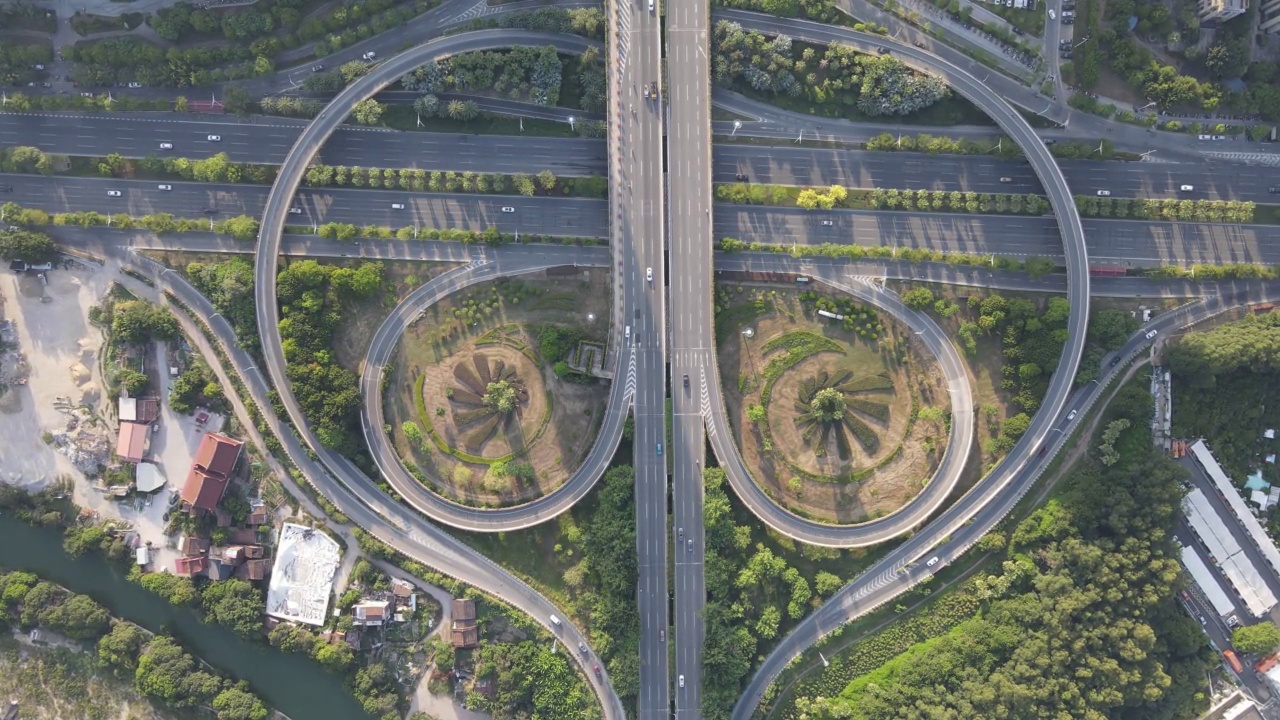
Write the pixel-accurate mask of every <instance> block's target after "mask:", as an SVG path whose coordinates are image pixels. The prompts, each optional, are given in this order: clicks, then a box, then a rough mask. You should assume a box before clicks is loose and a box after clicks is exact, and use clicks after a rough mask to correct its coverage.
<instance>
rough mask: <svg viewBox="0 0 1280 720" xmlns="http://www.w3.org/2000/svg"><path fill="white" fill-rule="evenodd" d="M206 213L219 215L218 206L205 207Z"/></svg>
mask: <svg viewBox="0 0 1280 720" xmlns="http://www.w3.org/2000/svg"><path fill="white" fill-rule="evenodd" d="M204 214H205V215H217V214H218V208H205V209H204Z"/></svg>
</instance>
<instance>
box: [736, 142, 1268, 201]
mask: <svg viewBox="0 0 1280 720" xmlns="http://www.w3.org/2000/svg"><path fill="white" fill-rule="evenodd" d="M712 157H713V159H714V160H715V165H714V168H715V180H716V182H719V183H730V182H735V181H736V180H737V179H738V177H739V176H740V175H743V176H746V180H747V181H748V182H756V183H775V184H778V185H807V186H825V185H843V186H845V187H849V188H897V189H904V190H947V191H952V190H957V191H968V192H980V193H1019V194H1028V193H1029V194H1035V195H1043V194H1044V189H1043V188H1042V187H1041V185H1040V181H1039V180H1038V179H1037V178H1036V176H1035V173H1034V172H1032V170H1031V166H1030V165H1029V164H1027V163H1026V162H1025V161H1022V160H1001V159H999V158H995V157H984V156H973V155H929V154H925V153H914V152H908V153H896V152H867V151H861V150H835V149H831V148H808V147H797V146H795V145H790V146H787V145H779V146H763V147H762V146H760V145H738V144H733V143H720V144H718V145H716V148H715V152H714V153H713V154H712ZM1058 167H1060V168H1061V169H1062V174H1063V176H1064V177H1066V179H1067V185H1069V186H1070V187H1071V192H1072V193H1074V194H1076V195H1095V194H1096V193H1097V191H1099V190H1107V191H1109V192H1110V193H1111V195H1112V197H1117V198H1178V199H1181V200H1247V201H1252V202H1255V203H1280V194H1276V193H1272V192H1270V189H1271V188H1277V189H1280V168H1260V167H1243V166H1240V165H1221V164H1209V163H1205V162H1200V163H1148V162H1119V161H1105V162H1099V161H1096V160H1095V161H1088V160H1059V161H1058ZM1005 178H1007V180H1008V181H1007V182H1005V181H1004V180H1003V179H1005ZM1184 185H1190V186H1191V188H1192V189H1191V190H1183V189H1182V187H1183V186H1184Z"/></svg>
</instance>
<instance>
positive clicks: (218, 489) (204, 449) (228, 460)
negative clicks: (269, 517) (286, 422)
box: [182, 433, 244, 512]
mask: <svg viewBox="0 0 1280 720" xmlns="http://www.w3.org/2000/svg"><path fill="white" fill-rule="evenodd" d="M243 449H244V443H243V442H241V441H240V440H232V439H231V438H229V437H227V436H226V435H223V434H221V433H205V436H204V438H203V439H201V441H200V447H199V449H197V450H196V458H195V460H194V461H193V462H192V463H191V471H190V472H189V473H187V481H186V483H185V484H183V486H182V500H183V501H184V502H185V503H187V505H189V506H190V507H191V509H192V510H198V511H204V512H212V511H214V510H215V509H216V508H217V507H218V503H219V502H220V501H221V500H222V494H223V493H225V492H226V491H227V484H228V483H230V482H231V474H232V472H233V471H234V470H235V468H236V463H237V462H239V460H240V453H241V451H242V450H243Z"/></svg>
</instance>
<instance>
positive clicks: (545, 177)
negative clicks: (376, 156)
mask: <svg viewBox="0 0 1280 720" xmlns="http://www.w3.org/2000/svg"><path fill="white" fill-rule="evenodd" d="M304 182H305V183H306V184H307V185H310V186H312V187H333V186H336V187H345V186H351V187H370V188H386V189H388V190H396V189H398V190H412V191H414V192H453V193H456V192H463V193H491V194H495V195H505V194H510V193H515V194H518V195H525V196H532V195H535V194H538V193H542V194H552V193H556V191H557V189H558V190H559V191H560V193H559V194H564V195H569V194H574V195H584V196H587V197H606V196H607V194H608V190H609V188H608V184H607V182H606V181H605V180H604V178H598V177H589V178H563V179H562V178H558V177H556V175H555V173H553V172H551V171H550V170H543V171H542V172H540V173H538V174H537V175H527V174H525V173H516V174H514V175H506V174H504V173H477V172H470V171H468V172H442V171H439V170H432V171H427V170H409V169H402V170H392V169H389V168H388V169H385V170H384V169H379V168H362V167H358V166H357V167H347V166H345V165H312V166H311V167H310V168H308V169H307V174H306V177H305V178H304Z"/></svg>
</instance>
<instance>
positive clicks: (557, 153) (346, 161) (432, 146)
mask: <svg viewBox="0 0 1280 720" xmlns="http://www.w3.org/2000/svg"><path fill="white" fill-rule="evenodd" d="M306 126H307V123H306V121H304V120H291V119H288V118H274V117H254V118H252V119H248V120H239V119H237V118H235V117H233V116H226V117H218V118H211V117H209V116H197V117H192V116H186V115H182V114H175V113H131V114H127V115H126V114H121V113H89V114H80V113H17V112H6V113H0V145H10V146H12V145H26V146H30V147H37V148H40V149H41V150H43V151H45V152H47V153H52V154H55V155H78V156H88V157H105V156H107V155H108V154H110V153H115V154H117V155H120V156H122V157H126V158H144V157H159V158H164V157H182V158H191V159H203V158H207V157H209V156H211V155H215V154H217V153H226V154H227V157H228V158H229V159H230V160H231V161H232V162H237V163H258V164H265V165H279V164H280V162H281V161H283V160H284V158H285V155H287V154H288V152H289V148H291V147H293V143H294V142H295V141H296V140H297V139H298V134H299V133H301V132H302V129H303V128H304V127H306ZM210 136H214V137H217V138H219V139H218V140H216V141H214V140H210V139H209V137H210ZM161 143H168V144H170V145H172V146H173V147H172V148H171V149H161V147H160V145H161ZM317 162H319V163H322V164H325V165H349V166H357V165H358V166H361V167H366V168H370V167H374V168H396V169H400V168H414V169H417V168H421V169H424V170H441V171H447V170H452V171H455V172H467V171H472V172H488V173H499V172H500V173H517V172H527V173H536V172H541V171H542V170H550V171H552V172H554V173H556V174H557V175H569V176H587V175H600V174H603V172H604V166H605V155H604V143H603V142H601V141H599V140H584V139H580V138H547V137H518V136H509V135H474V134H461V133H459V134H451V133H428V132H401V131H397V130H391V129H388V128H378V127H357V126H352V125H343V126H340V127H339V128H338V130H337V131H336V132H334V134H333V137H332V138H330V139H329V142H327V143H325V146H324V147H323V148H321V150H320V154H319V155H318V156H317Z"/></svg>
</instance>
